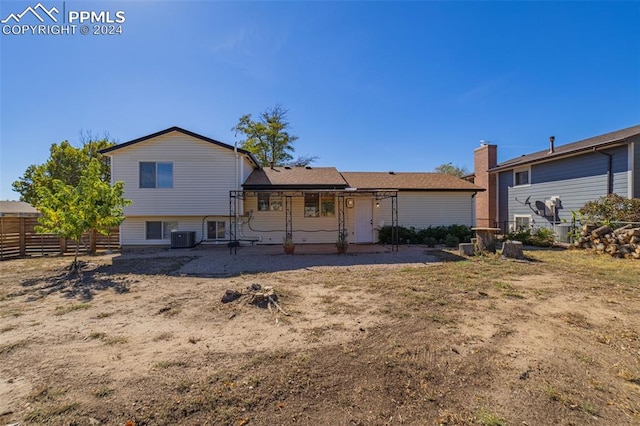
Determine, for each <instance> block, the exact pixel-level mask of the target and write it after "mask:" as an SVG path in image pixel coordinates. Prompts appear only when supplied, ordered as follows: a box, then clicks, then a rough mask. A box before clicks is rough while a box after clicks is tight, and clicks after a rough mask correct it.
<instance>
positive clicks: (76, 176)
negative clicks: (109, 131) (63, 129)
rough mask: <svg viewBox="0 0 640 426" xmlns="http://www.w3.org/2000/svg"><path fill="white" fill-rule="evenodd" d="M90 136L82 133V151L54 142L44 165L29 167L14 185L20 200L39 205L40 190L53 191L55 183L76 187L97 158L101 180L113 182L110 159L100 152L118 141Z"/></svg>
mask: <svg viewBox="0 0 640 426" xmlns="http://www.w3.org/2000/svg"><path fill="white" fill-rule="evenodd" d="M87 135H88V136H85V135H82V134H81V139H82V140H83V145H82V147H81V148H76V147H74V146H73V145H71V144H70V143H69V142H68V141H62V142H60V144H56V143H54V144H52V145H51V148H50V149H49V158H48V159H47V161H46V162H45V163H44V164H32V165H30V166H29V167H27V169H26V170H25V172H24V174H23V175H22V176H21V177H20V178H19V179H18V180H16V181H15V182H13V184H12V186H13V189H14V191H16V192H17V193H19V194H20V199H21V200H22V201H26V202H28V203H30V204H31V205H34V206H36V205H37V204H38V202H39V195H38V193H39V188H40V187H46V188H48V189H49V190H51V191H52V190H54V185H53V181H54V180H59V181H61V182H62V183H64V184H67V185H71V186H73V187H75V186H77V185H78V182H79V181H80V176H81V175H82V172H83V171H84V170H86V169H87V167H88V166H89V163H90V162H91V160H92V159H94V158H95V159H98V160H99V162H100V178H101V179H102V180H104V181H105V182H109V181H110V179H111V168H110V164H109V159H108V158H107V157H104V156H103V155H102V154H100V153H99V152H98V151H99V150H101V149H104V148H108V147H110V146H113V145H114V144H115V142H113V141H110V140H109V139H108V136H106V135H105V137H103V138H102V139H96V138H94V137H93V136H92V135H91V134H90V133H88V134H87Z"/></svg>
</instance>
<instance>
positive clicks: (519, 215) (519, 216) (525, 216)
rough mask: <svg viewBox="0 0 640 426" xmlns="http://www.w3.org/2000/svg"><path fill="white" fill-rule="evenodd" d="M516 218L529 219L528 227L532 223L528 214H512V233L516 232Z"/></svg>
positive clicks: (531, 218)
mask: <svg viewBox="0 0 640 426" xmlns="http://www.w3.org/2000/svg"><path fill="white" fill-rule="evenodd" d="M518 218H527V219H529V226H531V224H532V223H533V217H532V216H531V215H530V214H514V215H513V229H512V230H513V231H516V230H517V229H516V222H517V219H518Z"/></svg>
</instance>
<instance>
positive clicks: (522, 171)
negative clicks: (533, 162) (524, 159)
mask: <svg viewBox="0 0 640 426" xmlns="http://www.w3.org/2000/svg"><path fill="white" fill-rule="evenodd" d="M525 185H531V167H522V168H519V169H513V186H525Z"/></svg>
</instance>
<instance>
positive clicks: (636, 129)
mask: <svg viewBox="0 0 640 426" xmlns="http://www.w3.org/2000/svg"><path fill="white" fill-rule="evenodd" d="M637 135H640V125H638V126H633V127H628V128H626V129H622V130H617V131H615V132H610V133H605V134H603V135H599V136H594V137H592V138H588V139H583V140H581V141H577V142H573V143H569V144H566V145H560V146H556V147H555V149H554V152H553V153H549V150H548V149H546V150H543V151H538V152H534V153H533V154H528V155H523V156H521V157H516V158H512V159H510V160H507V161H504V162H502V163H500V164H498V165H497V166H496V167H494V168H492V169H490V170H489V171H492V172H495V171H500V170H506V169H511V168H513V167H516V166H521V165H525V164H530V163H535V162H538V161H543V160H549V159H553V158H558V157H565V156H568V155H574V154H577V153H580V152H585V151H590V150H593V149H594V148H601V147H605V146H607V145H615V144H618V143H622V142H624V141H625V140H626V139H628V138H630V137H633V136H637Z"/></svg>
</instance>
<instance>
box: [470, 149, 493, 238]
mask: <svg viewBox="0 0 640 426" xmlns="http://www.w3.org/2000/svg"><path fill="white" fill-rule="evenodd" d="M497 164H498V146H497V145H491V144H488V143H486V142H484V141H482V144H481V145H480V148H476V149H475V150H474V151H473V170H474V173H475V175H476V177H475V180H474V183H475V184H476V185H478V186H480V187H482V188H484V189H485V191H484V192H478V193H477V194H476V226H478V227H490V228H493V227H494V226H496V220H497V208H496V194H497V176H496V174H495V173H493V174H491V175H489V172H488V170H489V169H490V168H492V167H495V166H496V165H497Z"/></svg>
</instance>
